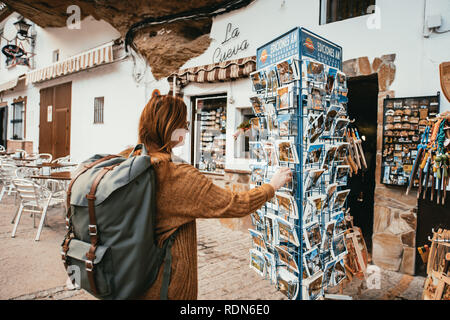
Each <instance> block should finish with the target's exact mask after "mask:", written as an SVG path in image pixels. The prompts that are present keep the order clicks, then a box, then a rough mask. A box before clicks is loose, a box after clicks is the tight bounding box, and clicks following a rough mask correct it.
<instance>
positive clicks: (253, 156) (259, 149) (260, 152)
mask: <svg viewBox="0 0 450 320" xmlns="http://www.w3.org/2000/svg"><path fill="white" fill-rule="evenodd" d="M249 149H250V162H251V163H256V162H261V163H266V154H265V153H264V146H263V144H262V142H260V141H250V142H249Z"/></svg>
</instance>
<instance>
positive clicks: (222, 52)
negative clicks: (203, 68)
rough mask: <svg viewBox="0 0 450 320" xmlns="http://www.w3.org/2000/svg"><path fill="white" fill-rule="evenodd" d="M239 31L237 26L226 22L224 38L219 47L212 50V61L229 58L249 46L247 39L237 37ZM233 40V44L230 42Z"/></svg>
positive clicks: (216, 61)
mask: <svg viewBox="0 0 450 320" xmlns="http://www.w3.org/2000/svg"><path fill="white" fill-rule="evenodd" d="M239 35H240V31H239V28H238V27H235V26H233V24H231V23H228V24H227V28H226V30H225V38H224V40H223V41H222V43H221V44H220V46H219V47H217V48H216V50H214V54H213V63H218V62H223V61H227V60H231V58H233V57H234V56H236V55H237V54H239V53H240V52H242V51H245V50H247V49H248V47H249V46H250V43H249V42H248V40H246V39H244V40H241V39H238V38H239ZM231 42H233V44H231Z"/></svg>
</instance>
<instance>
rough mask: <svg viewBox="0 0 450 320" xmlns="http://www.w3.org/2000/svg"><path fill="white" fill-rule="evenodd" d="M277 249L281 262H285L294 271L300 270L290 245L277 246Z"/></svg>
mask: <svg viewBox="0 0 450 320" xmlns="http://www.w3.org/2000/svg"><path fill="white" fill-rule="evenodd" d="M275 250H276V251H277V254H278V257H279V259H280V261H281V262H283V263H284V264H285V265H286V266H287V267H288V268H289V269H291V270H292V271H294V272H297V273H298V272H299V270H298V265H297V262H296V261H295V259H294V256H293V255H292V254H290V253H289V251H288V247H286V246H276V247H275Z"/></svg>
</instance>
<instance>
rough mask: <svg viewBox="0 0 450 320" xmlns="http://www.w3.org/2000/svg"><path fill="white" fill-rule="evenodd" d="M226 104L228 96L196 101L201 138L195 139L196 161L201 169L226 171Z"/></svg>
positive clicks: (197, 123) (218, 171)
mask: <svg viewBox="0 0 450 320" xmlns="http://www.w3.org/2000/svg"><path fill="white" fill-rule="evenodd" d="M226 104H227V102H226V98H225V99H224V98H217V99H205V100H202V99H198V100H197V101H196V110H195V119H196V120H195V124H196V125H197V126H198V132H199V135H198V137H199V138H198V139H196V140H195V150H196V152H195V158H196V160H195V161H196V162H195V163H196V164H197V168H198V169H199V170H201V171H207V172H215V173H224V170H225V148H226V120H227V116H226Z"/></svg>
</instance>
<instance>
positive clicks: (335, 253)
mask: <svg viewBox="0 0 450 320" xmlns="http://www.w3.org/2000/svg"><path fill="white" fill-rule="evenodd" d="M345 254H347V247H346V244H345V235H344V234H341V235H338V236H335V237H334V239H333V244H332V246H331V256H332V257H333V259H340V258H342V256H343V255H345Z"/></svg>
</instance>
